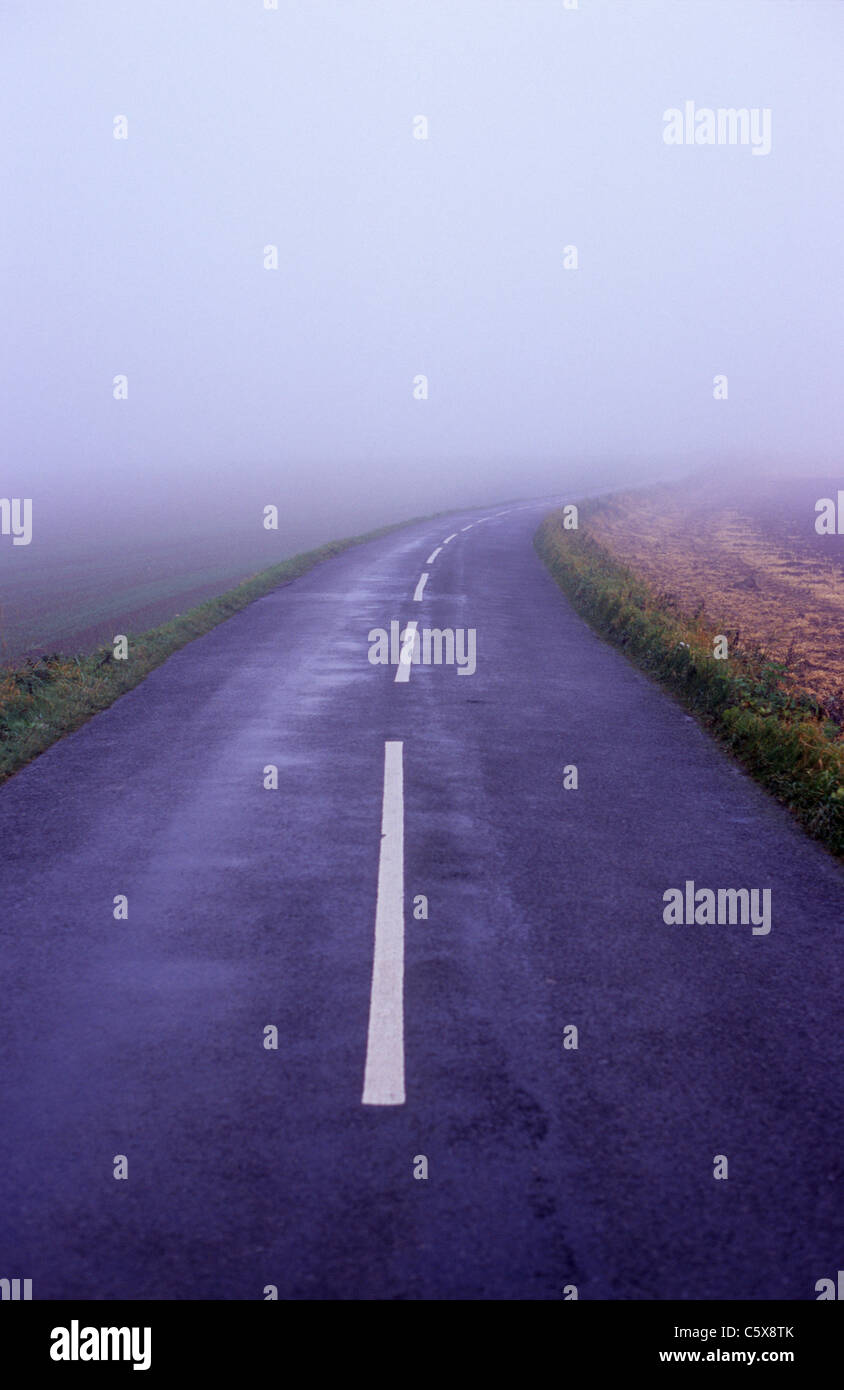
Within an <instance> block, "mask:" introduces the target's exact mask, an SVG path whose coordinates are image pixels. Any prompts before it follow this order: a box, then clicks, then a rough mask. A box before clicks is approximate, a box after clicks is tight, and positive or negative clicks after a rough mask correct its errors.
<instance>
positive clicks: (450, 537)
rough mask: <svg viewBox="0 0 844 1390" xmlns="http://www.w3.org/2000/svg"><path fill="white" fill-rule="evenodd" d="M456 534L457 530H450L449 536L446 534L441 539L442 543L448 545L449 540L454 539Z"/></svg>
mask: <svg viewBox="0 0 844 1390" xmlns="http://www.w3.org/2000/svg"><path fill="white" fill-rule="evenodd" d="M456 536H457V532H456V531H452V533H451V535H450V536H446V538H445V540H444V541H443V545H448V543H449V541H453V540H455V539H456Z"/></svg>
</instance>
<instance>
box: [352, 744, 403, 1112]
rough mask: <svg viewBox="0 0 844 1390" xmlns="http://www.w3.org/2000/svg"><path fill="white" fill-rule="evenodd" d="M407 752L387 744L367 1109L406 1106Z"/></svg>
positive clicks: (365, 1088)
mask: <svg viewBox="0 0 844 1390" xmlns="http://www.w3.org/2000/svg"><path fill="white" fill-rule="evenodd" d="M403 748H404V745H403V744H402V743H400V742H397V741H390V742H387V743H385V744H384V799H383V803H382V808H381V851H380V854H379V857H378V897H377V900H376V906H375V952H374V956H373V961H372V991H371V994H370V999H369V1032H368V1035H367V1040H366V1067H365V1070H364V1077H363V1097H362V1100H361V1103H362V1104H363V1105H404V1101H405V1093H404V777H403V765H402V757H403Z"/></svg>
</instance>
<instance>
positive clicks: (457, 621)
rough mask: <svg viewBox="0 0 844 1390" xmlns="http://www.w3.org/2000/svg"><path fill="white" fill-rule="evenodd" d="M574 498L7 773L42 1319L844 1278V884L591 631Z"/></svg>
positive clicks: (11, 1050) (7, 897)
mask: <svg viewBox="0 0 844 1390" xmlns="http://www.w3.org/2000/svg"><path fill="white" fill-rule="evenodd" d="M547 509H548V506H547V504H545V505H544V506H540V505H535V506H528V507H515V508H512V509H509V510H503V509H498V512H499V513H502V512H503V514H495V512H493V514H492V515H490V514H486V513H483V512H472V513H467V514H466V515H465V516H459V517H455V518H447V519H446V521H445V522H444V521H443V520H439V521H429V522H424V523H417V524H414V525H412V526H409V527H407V528H406V529H404V530H402V531H400V532H396V533H393V534H390V535H388V536H385V537H382V538H381V539H379V540H376V541H372V542H369V543H367V544H365V545H362V546H360V547H357V548H354V549H352V550H350V551H348V552H346V553H344V554H342V555H340V556H338V557H337V558H335V559H333V560H331V561H329V562H327V563H325V564H323V565H320V566H319V567H318V568H316V569H314V570H312V571H311V572H310V573H308V574H306V575H304V576H303V577H302V578H300V579H297V580H295V581H294V582H292V583H290V584H288V585H286V586H284V587H282V588H280V589H278V590H276V591H275V592H274V593H272V594H270V595H269V596H267V597H265V598H263V599H260V600H259V601H258V602H256V603H255V604H253V605H252V606H251V607H250V608H248V609H247V610H245V611H243V612H242V613H240V614H238V615H237V616H236V617H234V618H232V619H231V620H230V621H228V622H226V623H225V624H223V625H222V626H220V627H218V628H216V629H215V630H214V631H213V632H211V633H209V634H208V635H207V636H205V637H203V638H200V639H199V640H198V641H196V642H194V643H192V644H191V645H190V646H188V647H186V648H184V649H183V650H182V651H180V652H178V653H177V654H175V655H174V656H172V657H171V658H170V659H169V660H168V661H167V662H166V663H165V664H164V666H162V667H160V668H159V669H158V670H156V671H155V672H153V673H152V675H150V676H149V677H148V679H147V680H145V681H144V682H143V683H142V684H141V685H139V686H138V687H137V688H136V689H134V690H133V691H131V692H130V693H128V694H127V695H125V696H123V697H122V698H121V699H120V700H119V701H118V702H117V703H116V704H115V705H113V706H112V707H111V708H110V709H109V710H107V711H105V712H104V713H102V714H100V715H98V716H97V717H96V718H95V719H93V720H92V721H91V722H90V723H89V724H87V725H86V726H85V727H83V728H82V729H80V730H79V731H78V732H77V733H75V734H73V735H71V736H70V737H68V738H66V739H64V740H62V741H61V742H60V743H59V744H57V745H55V746H54V747H53V748H51V749H50V750H49V751H48V752H47V753H45V754H44V755H43V756H42V757H40V758H39V759H38V760H37V761H36V762H34V763H33V764H31V765H30V766H29V767H27V768H25V769H24V770H23V771H22V772H21V773H19V774H18V775H17V776H16V777H14V778H13V779H12V780H11V781H10V782H9V783H8V784H6V785H5V786H4V787H3V788H2V789H0V844H2V857H0V902H2V922H0V935H2V952H0V982H1V983H0V987H2V997H3V1008H2V1014H3V1025H2V1035H1V1036H0V1089H2V1124H1V1125H0V1172H2V1174H3V1184H2V1192H3V1196H2V1218H1V1219H0V1276H3V1277H21V1278H31V1279H32V1280H33V1297H34V1298H36V1299H69V1298H83V1299H93V1298H109V1299H112V1298H114V1299H116V1298H137V1299H162V1298H166V1299H182V1298H183V1299H261V1298H263V1297H265V1296H266V1294H265V1290H266V1289H267V1288H268V1287H269V1286H274V1287H275V1288H276V1289H277V1290H278V1296H279V1298H288V1299H337V1298H342V1299H380V1298H384V1299H422V1298H436V1299H469V1298H479V1299H509V1298H516V1299H539V1300H545V1299H560V1298H562V1297H563V1296H564V1293H563V1291H564V1290H565V1289H568V1290H569V1293H571V1289H572V1287H575V1288H576V1289H577V1292H578V1296H579V1297H580V1298H589V1299H592V1298H604V1299H668V1298H688V1299H711V1298H729V1299H751V1298H762V1299H769V1298H770V1299H773V1298H787V1299H810V1298H813V1297H815V1294H814V1285H815V1282H816V1281H817V1280H818V1279H820V1278H823V1277H829V1276H832V1277H833V1278H834V1276H835V1271H836V1270H837V1269H838V1268H839V1267H840V1265H841V1257H842V1251H844V1218H842V1205H841V1202H840V1196H839V1194H840V1184H841V1176H842V1157H841V1156H842V1152H844V1146H843V1145H842V1123H841V1103H840V1081H841V1076H842V1074H844V1039H842V1032H841V1028H840V1015H839V1013H838V1006H837V1002H836V1001H837V999H838V998H840V985H841V980H840V974H841V969H840V959H841V954H840V932H841V918H842V912H841V905H842V886H844V874H842V871H841V869H840V868H839V867H838V866H837V865H836V864H835V862H834V861H833V860H832V859H831V858H830V857H829V856H828V855H827V854H826V853H825V852H824V851H823V850H822V849H820V848H819V847H818V846H816V845H815V844H814V843H812V842H810V841H809V840H808V839H806V838H805V837H804V836H803V834H802V833H801V832H800V831H799V830H798V829H797V828H796V827H795V826H794V825H793V824H792V822H791V821H790V819H789V818H788V816H787V815H786V813H785V812H784V811H782V810H781V809H780V808H779V807H778V806H776V805H775V804H774V803H773V802H772V801H771V800H770V799H769V798H768V797H767V796H766V795H765V794H764V793H763V792H762V791H761V790H759V789H758V788H757V787H756V786H755V785H754V784H753V783H752V782H751V781H750V780H749V779H748V778H747V777H746V776H744V774H743V773H741V772H740V771H739V770H738V769H737V768H736V767H735V766H734V765H733V764H732V763H731V762H730V760H729V759H728V758H727V757H726V756H725V755H724V754H723V753H722V752H721V751H720V750H719V749H718V748H717V747H716V746H715V745H714V744H713V743H712V742H711V741H710V740H709V739H708V738H707V737H706V736H705V735H704V734H703V733H702V732H701V730H700V729H699V728H698V726H697V725H696V724H695V723H694V722H693V721H692V720H691V719H689V718H688V716H687V715H686V714H685V713H684V711H683V710H682V708H681V707H680V706H679V705H678V704H676V703H675V702H674V701H673V700H672V699H671V698H670V697H668V696H666V695H665V694H664V693H663V692H662V691H661V690H660V689H659V688H658V687H657V686H655V685H654V684H653V683H651V682H650V681H649V680H648V679H647V678H646V677H644V676H643V675H642V674H641V673H639V672H637V671H636V670H635V669H634V668H633V667H632V666H630V665H629V664H628V663H627V662H626V660H625V659H624V657H623V656H622V655H620V654H619V653H618V652H617V651H615V650H614V649H612V648H610V647H609V646H607V645H606V644H605V643H603V642H602V641H600V640H599V639H598V638H597V637H596V636H594V635H593V634H592V632H591V631H590V630H589V629H588V628H587V626H586V625H585V624H584V623H583V622H582V620H581V619H580V618H579V617H578V616H577V615H576V614H575V613H574V612H573V611H572V609H571V608H570V607H569V605H568V604H567V602H566V600H565V599H564V598H563V596H562V595H561V594H560V592H559V590H558V589H557V588H556V586H555V585H554V583H553V582H552V581H551V579H550V578H549V577H548V575H547V574H546V572H545V571H544V570H543V568H542V566H541V564H540V562H539V560H538V559H537V557H536V555H535V553H534V551H533V548H532V536H533V533H534V531H535V529H536V526H537V524H538V522H539V520H540V518H541V516H542V515H543V513H544V512H545V511H547ZM446 538H448V540H447V543H446ZM434 552H436V553H434ZM425 573H427V574H428V578H427V579H426V580H425V581H424V583H423V582H422V576H423V575H424V574H425ZM393 621H395V622H398V623H399V624H400V626H401V630H402V631H404V630H405V629H406V625H407V624H408V623H409V622H415V623H416V624H417V634H416V637H415V638H414V637H413V635H411V637H410V638H408V639H407V640H406V641H405V642H404V643H403V644H402V645H404V647H405V649H406V653H407V655H412V654H413V645H414V642H418V643H419V646H420V650H421V643H422V634H423V632H424V630H425V629H426V628H427V629H429V630H430V629H435V628H436V629H458V628H459V629H463V630H468V629H473V630H474V631H475V632H476V634H477V669H476V671H475V672H474V674H473V675H471V676H468V675H460V674H459V673H458V669H457V667H456V666H454V665H452V666H448V665H440V666H435V665H429V666H425V665H423V664H421V663H419V664H414V663H413V662H412V661H411V662H410V663H409V664H408V667H407V672H408V673H407V678H406V679H398V680H397V679H396V676H397V673H398V672H399V670H400V668H399V667H398V666H396V665H395V664H389V663H388V664H385V665H373V664H372V663H371V662H370V660H369V651H370V647H371V641H370V640H369V634H370V631H371V630H374V629H379V628H383V629H385V630H387V631H389V628H390V623H391V622H393ZM386 745H391V746H392V747H393V749H394V752H393V753H388V752H386V751H385V746H386ZM397 746H398V748H397ZM395 750H397V751H395ZM572 765H574V766H576V767H577V770H578V786H577V789H576V790H575V789H572V788H566V786H565V782H566V780H571V777H570V775H569V778H568V779H567V778H566V777H565V776H564V773H563V769H564V768H565V767H571V766H572ZM270 766H275V767H276V768H277V769H278V789H277V790H272V789H266V788H265V786H264V781H265V779H266V778H267V776H268V775H267V774H266V772H265V769H266V768H267V767H270ZM385 773H386V776H387V779H388V785H387V786H386V787H385ZM399 773H400V774H401V781H400V783H399V782H398V781H397V780H396V779H397V778H398V777H399ZM269 776H270V778H271V774H270V775H269ZM397 855H398V859H397V857H396V856H397ZM397 875H398V877H397ZM689 880H691V881H694V883H695V884H696V885H697V886H705V887H709V888H712V889H713V890H717V889H719V888H729V887H736V888H738V887H747V888H756V887H758V888H770V889H771V904H772V927H771V931H770V933H769V934H767V935H757V934H754V932H753V931H752V928H751V927H750V926H749V925H747V926H742V925H720V926H715V925H712V926H710V925H687V926H679V925H667V924H666V923H665V922H664V921H663V894H664V892H665V891H666V890H667V889H668V888H671V887H679V888H683V886H684V884H685V883H686V881H689ZM402 883H403V886H404V893H403V900H404V912H403V914H402V910H401V903H402V894H401V885H402ZM397 884H398V889H397ZM119 895H125V897H126V899H127V901H128V917H127V918H126V919H125V920H124V919H122V918H117V919H116V918H115V916H114V911H115V907H114V903H115V898H117V897H118V896H119ZM421 896H424V897H425V898H426V899H427V904H428V916H427V919H424V918H421V917H420V918H417V917H416V916H415V915H414V909H413V903H414V900H418V899H419V898H420V897H421ZM376 902H377V903H378V910H379V924H380V936H379V940H380V948H379V949H380V951H381V952H382V955H381V966H379V967H378V968H377V969H376V972H375V974H376V976H377V978H378V979H379V980H380V982H381V983H380V985H379V986H378V988H376V982H375V979H374V977H373V956H374V953H375V954H376V955H377V952H376V944H375V943H376V932H375V928H376ZM397 904H398V907H397ZM417 910H418V911H420V912H421V907H419V906H418V903H417ZM397 914H398V915H397ZM379 971H380V973H379ZM379 990H380V991H381V992H380V994H379V993H378V991H379ZM376 994H378V999H379V1000H380V1002H378V1001H376ZM269 1025H273V1026H274V1027H275V1028H276V1029H277V1030H278V1047H277V1049H276V1050H273V1049H271V1048H267V1047H266V1046H264V1041H265V1029H266V1028H267V1027H268V1026H269ZM572 1025H574V1026H575V1027H576V1028H577V1030H578V1033H577V1041H578V1046H577V1048H576V1049H575V1048H573V1047H571V1046H568V1047H567V1046H564V1040H565V1039H567V1040H568V1041H569V1042H571V1040H572V1039H573V1036H574V1035H573V1034H572V1032H571V1027H572ZM567 1030H568V1031H567ZM373 1036H374V1037H375V1042H374V1043H373V1042H372V1041H371V1040H372V1038H373ZM368 1039H369V1040H370V1047H371V1048H372V1049H374V1051H373V1054H372V1060H373V1067H372V1072H371V1078H372V1080H373V1087H374V1089H373V1090H372V1091H371V1092H370V1093H369V1099H368V1100H367V1103H364V1092H363V1087H364V1070H365V1067H366V1069H367V1073H368V1075H370V1069H369V1066H368V1064H367V1046H368ZM399 1061H401V1064H402V1071H403V1076H402V1077H401V1081H402V1084H403V1086H404V1093H403V1095H402V1094H401V1093H400V1089H399V1075H398V1071H397V1070H396V1069H395V1067H396V1065H397V1064H398V1062H399ZM391 1068H392V1070H391ZM379 1086H380V1087H381V1089H380V1090H379ZM390 1087H393V1089H392V1090H390ZM117 1155H124V1156H125V1158H126V1160H127V1161H128V1178H126V1179H125V1180H116V1179H115V1177H114V1163H115V1156H117ZM717 1156H725V1157H726V1159H727V1160H728V1165H729V1166H728V1178H727V1179H726V1180H724V1179H723V1178H721V1179H716V1178H715V1177H714V1176H713V1173H714V1167H715V1165H716V1164H717V1163H719V1162H720V1160H719V1159H717ZM423 1157H424V1159H425V1160H426V1161H427V1177H420V1176H414V1173H415V1172H416V1173H420V1172H421V1171H423V1170H424V1167H425V1165H424V1164H422V1163H421V1162H420V1160H421V1159H422V1158H423Z"/></svg>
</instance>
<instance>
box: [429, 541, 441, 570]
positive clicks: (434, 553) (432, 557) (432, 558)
mask: <svg viewBox="0 0 844 1390" xmlns="http://www.w3.org/2000/svg"><path fill="white" fill-rule="evenodd" d="M441 550H442V546H441V545H438V546H437V548H436V550H432V551H431V553H430V555H429V556H428V558H427V560H426V561H425V564H426V565H432V564H433V563H434V561H435V560H436V558H437V556H438V555H439V553H440V551H441Z"/></svg>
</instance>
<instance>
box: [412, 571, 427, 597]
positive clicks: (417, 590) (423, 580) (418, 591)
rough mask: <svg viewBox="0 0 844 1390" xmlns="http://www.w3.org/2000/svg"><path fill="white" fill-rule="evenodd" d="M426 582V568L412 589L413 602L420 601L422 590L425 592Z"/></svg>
mask: <svg viewBox="0 0 844 1390" xmlns="http://www.w3.org/2000/svg"><path fill="white" fill-rule="evenodd" d="M427 583H428V571H427V570H426V571H425V573H424V574H423V575H422V578H421V579H420V580H419V583H418V584H417V585H416V588H415V589H414V591H413V602H414V603H421V602H422V595H423V594H424V592H425V585H426V584H427Z"/></svg>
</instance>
